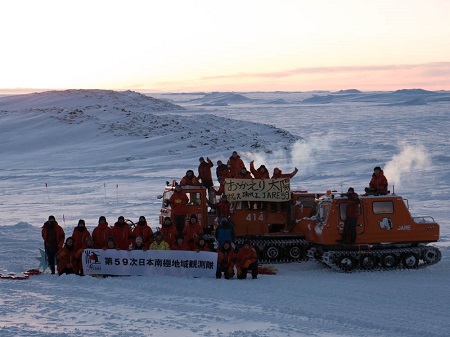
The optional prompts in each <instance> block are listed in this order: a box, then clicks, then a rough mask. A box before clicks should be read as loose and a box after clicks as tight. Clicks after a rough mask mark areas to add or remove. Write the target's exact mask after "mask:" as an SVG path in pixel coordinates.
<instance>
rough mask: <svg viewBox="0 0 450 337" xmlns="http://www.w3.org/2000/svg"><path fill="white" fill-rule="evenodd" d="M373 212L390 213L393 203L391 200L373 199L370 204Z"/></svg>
mask: <svg viewBox="0 0 450 337" xmlns="http://www.w3.org/2000/svg"><path fill="white" fill-rule="evenodd" d="M372 211H373V214H392V213H394V203H393V202H392V201H375V202H374V203H373V204H372Z"/></svg>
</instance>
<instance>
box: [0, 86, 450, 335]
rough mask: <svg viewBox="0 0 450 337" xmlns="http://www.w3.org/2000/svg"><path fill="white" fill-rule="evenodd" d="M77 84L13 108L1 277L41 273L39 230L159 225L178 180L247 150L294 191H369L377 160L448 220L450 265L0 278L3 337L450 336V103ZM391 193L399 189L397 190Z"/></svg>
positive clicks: (444, 228)
mask: <svg viewBox="0 0 450 337" xmlns="http://www.w3.org/2000/svg"><path fill="white" fill-rule="evenodd" d="M152 96H153V97H155V98H159V99H162V100H164V102H162V101H160V100H155V99H152V98H150V97H148V96H144V95H140V94H137V93H135V92H111V91H102V90H99V91H87V90H70V91H64V92H48V93H40V94H29V95H23V96H5V97H1V98H0V143H1V144H2V145H1V147H0V155H1V158H2V160H1V161H0V170H1V171H0V172H1V174H0V180H1V185H0V186H1V192H2V193H1V194H0V213H1V216H2V225H1V226H0V271H2V272H5V271H11V272H22V271H25V270H27V269H30V268H35V267H37V266H38V264H39V262H38V261H37V260H36V259H35V257H37V256H38V255H39V251H38V247H42V239H41V237H40V227H41V226H42V224H43V222H44V221H45V220H46V219H47V217H48V215H49V214H54V215H55V216H56V218H57V220H58V221H59V223H60V224H61V225H62V226H63V228H64V229H65V231H66V234H68V235H70V234H71V233H72V230H73V228H74V227H75V225H76V224H77V221H78V219H80V218H83V219H85V220H86V224H87V227H88V229H89V230H92V229H93V228H94V226H95V225H96V223H97V220H98V217H99V216H100V215H105V216H106V217H107V219H108V221H109V222H110V223H113V222H114V221H115V220H116V219H117V217H118V216H119V215H124V216H125V217H126V218H130V219H133V220H137V219H138V217H139V216H140V215H145V216H146V218H147V220H148V221H149V222H150V225H151V226H152V227H157V217H158V211H159V208H160V202H159V201H158V200H157V199H156V196H157V195H158V194H161V191H162V187H163V185H164V183H165V181H166V180H172V179H180V178H181V177H182V176H183V175H184V173H185V171H186V170H187V169H194V170H196V169H197V166H198V157H200V156H205V157H206V156H209V157H210V158H211V159H212V160H213V162H214V163H215V162H216V161H217V160H218V159H222V160H226V159H227V158H228V157H229V156H230V155H231V152H232V151H233V150H237V151H238V152H239V153H240V154H241V156H242V157H243V158H244V161H245V162H246V163H249V161H250V160H251V159H255V162H256V165H259V164H263V163H264V164H265V165H266V166H267V167H269V169H270V170H272V169H273V168H274V167H275V166H278V167H280V168H282V169H283V170H285V171H290V170H292V169H293V168H294V167H295V166H296V167H298V168H299V173H298V174H297V176H296V177H295V178H294V179H293V181H292V185H293V187H294V188H299V189H308V190H310V191H318V192H322V191H325V190H326V189H330V188H332V189H333V188H334V189H337V190H338V191H340V190H346V189H347V188H348V187H349V186H352V187H354V188H355V189H356V191H358V192H361V191H362V190H363V188H364V187H365V186H366V185H367V183H368V181H369V179H370V175H371V173H372V169H373V167H374V166H382V167H383V168H385V173H386V175H387V177H388V179H389V181H390V186H391V189H392V188H395V192H396V193H397V194H399V195H402V196H403V197H405V198H407V199H408V201H409V205H410V209H411V212H412V213H413V215H415V216H419V215H430V216H433V217H434V218H435V220H436V221H437V222H438V223H439V224H440V225H441V242H439V243H438V245H439V246H440V248H441V251H442V253H443V258H442V260H441V262H440V263H438V264H437V265H434V266H431V267H429V268H424V269H419V270H395V271H389V272H386V271H385V272H357V273H351V274H341V273H336V272H335V271H332V270H330V269H327V268H325V267H324V266H322V265H320V264H318V263H315V262H302V263H294V264H279V265H275V267H276V268H277V269H278V273H277V275H261V276H260V277H259V278H258V280H247V281H240V280H231V281H228V280H215V279H202V278H197V279H190V278H183V277H162V276H155V277H116V278H106V279H103V278H91V277H77V276H73V275H69V276H61V277H58V276H54V275H50V274H43V275H39V276H32V277H30V278H29V279H28V280H22V281H19V280H3V279H2V280H1V281H0V336H2V337H3V336H5V337H8V336H199V335H201V336H448V334H449V331H450V323H449V321H448V316H449V314H450V305H449V303H450V286H449V277H450V248H449V247H450V243H449V242H450V236H449V234H450V220H449V217H448V215H449V214H448V213H449V206H450V203H449V200H450V165H449V164H450V154H449V153H450V146H449V141H448V130H450V93H449V92H426V91H421V90H402V91H398V92H371V93H361V92H358V91H355V90H352V91H343V92H335V93H332V92H315V93H290V92H276V93H205V94H203V93H196V94H188V93H186V94H159V95H157V96H156V95H152ZM392 185H395V187H394V186H392Z"/></svg>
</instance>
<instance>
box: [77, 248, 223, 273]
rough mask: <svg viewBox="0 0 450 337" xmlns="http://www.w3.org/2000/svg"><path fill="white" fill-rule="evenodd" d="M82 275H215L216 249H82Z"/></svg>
mask: <svg viewBox="0 0 450 337" xmlns="http://www.w3.org/2000/svg"><path fill="white" fill-rule="evenodd" d="M82 263H83V272H84V274H85V275H118V276H130V275H174V276H187V277H215V273H216V267H217V266H216V263H217V253H214V252H194V251H180V250H176V251H175V250H173V251H172V250H146V251H142V250H132V251H127V250H116V249H106V250H103V249H89V248H88V249H85V250H84V252H83V257H82Z"/></svg>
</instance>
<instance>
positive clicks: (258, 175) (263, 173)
mask: <svg viewBox="0 0 450 337" xmlns="http://www.w3.org/2000/svg"><path fill="white" fill-rule="evenodd" d="M250 171H251V172H252V174H253V176H254V177H255V179H269V178H270V176H269V171H267V168H266V167H265V166H264V165H261V166H260V167H259V168H258V169H257V170H256V169H255V161H254V160H252V161H251V162H250Z"/></svg>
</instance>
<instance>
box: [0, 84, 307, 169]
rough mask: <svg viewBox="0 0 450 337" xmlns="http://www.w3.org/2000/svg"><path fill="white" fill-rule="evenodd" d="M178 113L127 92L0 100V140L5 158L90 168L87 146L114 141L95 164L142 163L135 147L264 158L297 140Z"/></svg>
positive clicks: (259, 127)
mask: <svg viewBox="0 0 450 337" xmlns="http://www.w3.org/2000/svg"><path fill="white" fill-rule="evenodd" d="M183 111H185V109H184V108H182V107H181V106H179V105H175V104H172V103H168V102H166V101H162V100H159V99H155V98H153V97H149V96H145V95H142V94H139V93H136V92H131V91H125V92H115V91H108V90H66V91H50V92H43V93H34V94H28V95H18V96H8V97H3V98H0V117H1V120H2V123H1V126H0V131H1V135H0V141H1V142H2V144H3V145H4V146H5V151H6V152H5V153H7V154H9V155H11V156H18V157H24V156H26V157H28V159H27V160H29V159H30V158H29V157H30V156H31V157H36V158H37V157H39V156H42V152H43V151H44V152H45V153H47V154H49V155H50V157H49V158H48V160H51V161H56V160H59V158H60V157H61V156H65V155H66V154H67V153H70V155H71V157H72V160H73V161H75V162H80V161H82V162H83V163H85V165H91V164H92V163H98V156H97V155H96V154H95V151H96V150H93V149H92V148H91V144H92V142H93V141H96V142H100V143H101V142H109V141H110V139H114V142H113V144H110V145H106V144H105V145H104V146H103V147H102V150H103V152H104V158H103V159H102V160H103V161H105V160H106V162H108V161H109V160H112V161H114V162H115V161H117V160H123V158H128V159H127V160H130V159H132V158H133V152H140V153H141V154H140V155H139V157H142V152H143V151H141V147H146V148H147V149H148V152H147V155H148V156H149V157H150V156H152V155H157V154H158V153H160V152H161V151H164V152H166V153H169V154H172V155H183V153H186V152H187V151H186V149H188V148H191V149H195V148H200V147H201V148H204V149H207V150H208V151H211V152H214V153H223V152H227V153H228V152H230V151H233V150H234V149H238V150H243V151H250V150H252V151H256V152H259V151H261V152H267V153H270V152H272V151H273V150H274V149H280V148H281V149H283V148H284V149H287V148H288V147H289V146H290V145H292V144H293V143H295V142H296V141H298V140H300V139H301V137H298V136H294V135H292V134H289V133H288V132H286V131H284V130H280V129H277V128H275V127H273V126H270V125H264V124H259V123H253V122H242V121H235V120H231V119H229V118H223V117H217V116H213V115H196V116H189V115H178V114H177V113H183ZM10 123H11V124H10ZM44 125H45V127H46V129H45V130H44V129H43V126H44ZM62 129H64V132H61V130H62ZM25 133H26V134H27V137H23V134H25ZM111 137H113V138H111ZM267 139H270V142H267ZM131 143H133V144H134V145H133V146H132V150H131V151H130V144H131ZM122 149H123V150H122ZM49 150H51V151H49ZM49 152H50V153H49ZM120 158H122V159H120ZM18 160H19V161H20V158H19V159H18ZM38 165H39V164H38Z"/></svg>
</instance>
